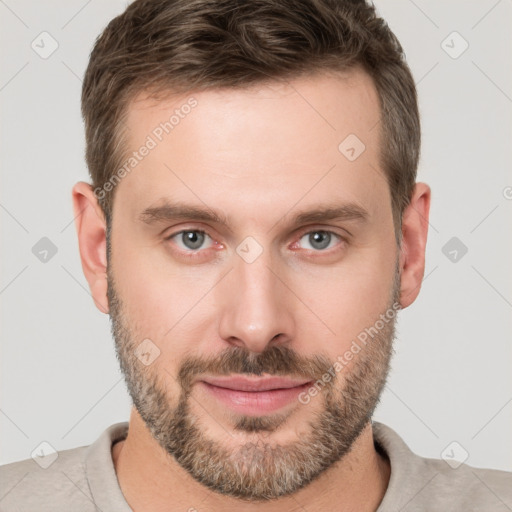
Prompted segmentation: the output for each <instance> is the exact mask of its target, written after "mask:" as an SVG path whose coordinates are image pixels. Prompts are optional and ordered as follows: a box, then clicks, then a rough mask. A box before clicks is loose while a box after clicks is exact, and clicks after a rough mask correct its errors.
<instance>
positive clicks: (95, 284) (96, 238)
mask: <svg viewBox="0 0 512 512" xmlns="http://www.w3.org/2000/svg"><path fill="white" fill-rule="evenodd" d="M72 198H73V210H74V214H75V227H76V231H77V235H78V245H79V251H80V259H81V261H82V270H83V272H84V275H85V278H86V279H87V282H88V283H89V288H90V290H91V295H92V298H93V300H94V303H95V305H96V307H97V308H98V309H99V310H100V311H101V312H102V313H108V312H109V307H108V299H107V252H106V223H105V217H104V215H103V211H102V209H101V207H100V205H99V203H98V200H97V199H96V196H95V195H94V192H93V190H92V187H91V185H89V184H88V183H85V182H83V181H80V182H78V183H76V184H75V185H74V187H73V190H72Z"/></svg>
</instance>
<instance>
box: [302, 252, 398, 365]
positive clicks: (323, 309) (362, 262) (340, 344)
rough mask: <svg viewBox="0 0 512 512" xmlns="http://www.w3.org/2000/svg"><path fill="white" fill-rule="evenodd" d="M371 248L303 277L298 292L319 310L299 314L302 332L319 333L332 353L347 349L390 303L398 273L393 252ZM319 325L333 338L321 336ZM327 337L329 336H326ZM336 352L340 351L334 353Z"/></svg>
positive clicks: (308, 304) (313, 308) (312, 306)
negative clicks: (396, 273) (308, 313)
mask: <svg viewBox="0 0 512 512" xmlns="http://www.w3.org/2000/svg"><path fill="white" fill-rule="evenodd" d="M386 254H387V253H385V252H381V251H377V250H375V249H368V250H366V251H358V253H357V255H354V257H353V258H351V259H347V260H345V261H344V262H343V264H342V265H340V266H338V267H332V268H331V269H325V268H324V269H321V270H317V271H315V273H314V274H307V276H306V277H305V276H304V275H303V276H301V278H300V287H299V289H298V295H299V296H300V297H307V299H306V300H304V302H305V304H306V305H307V306H308V307H309V308H310V309H311V310H312V311H313V312H315V313H316V315H317V316H318V317H319V319H320V320H321V323H320V322H319V321H318V320H317V319H316V318H315V317H314V316H313V315H302V316H297V317H296V318H297V321H298V322H299V323H300V325H299V326H298V327H299V329H298V332H301V331H306V330H307V331H308V332H309V335H310V336H311V335H313V334H314V332H317V336H316V339H317V340H318V342H320V343H323V344H325V345H324V348H325V350H327V351H329V353H330V355H331V356H336V355H338V354H339V353H340V352H343V351H344V350H345V349H346V348H347V347H348V346H349V345H350V343H351V341H352V340H353V339H354V338H356V337H357V335H358V334H359V333H361V332H362V331H363V330H364V329H365V328H368V327H370V326H372V325H373V324H374V323H375V321H376V320H377V319H378V318H379V315H380V314H381V313H384V312H385V311H386V309H387V308H388V307H389V305H390V298H391V292H392V288H393V283H394V276H395V260H394V255H393V252H392V251H391V254H390V255H389V257H387V256H386ZM318 328H321V332H323V333H325V334H326V336H327V338H329V339H330V341H324V342H322V340H320V339H318V333H319V331H318V330H317V329H318ZM324 339H325V338H324ZM334 352H336V354H334Z"/></svg>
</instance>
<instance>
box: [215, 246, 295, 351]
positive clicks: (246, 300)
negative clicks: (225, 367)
mask: <svg viewBox="0 0 512 512" xmlns="http://www.w3.org/2000/svg"><path fill="white" fill-rule="evenodd" d="M283 277H284V276H283ZM283 277H281V276H280V275H279V271H278V268H277V267H276V266H275V265H274V266H273V265H272V258H271V257H270V255H269V254H267V252H266V251H263V253H262V254H261V255H260V256H259V257H258V258H257V259H256V260H255V261H253V262H252V263H248V262H246V261H244V259H242V258H239V257H237V256H235V258H234V268H233V270H232V271H231V272H230V273H229V275H228V276H227V278H228V279H225V280H223V281H225V282H223V286H222V288H221V289H219V290H217V292H218V294H219V295H218V298H219V302H218V304H219V303H220V304H222V306H221V312H220V314H221V318H220V323H219V335H220V337H221V338H222V339H223V340H225V341H226V342H228V343H230V344H232V345H235V346H245V348H247V349H248V350H249V351H251V352H263V350H265V348H266V347H267V346H268V345H269V344H270V343H275V344H277V343H289V342H290V340H292V339H293V338H294V336H295V321H294V316H293V309H292V308H293V307H294V300H295V299H294V296H293V293H292V292H291V291H290V290H289V289H288V287H287V285H286V279H285V278H283Z"/></svg>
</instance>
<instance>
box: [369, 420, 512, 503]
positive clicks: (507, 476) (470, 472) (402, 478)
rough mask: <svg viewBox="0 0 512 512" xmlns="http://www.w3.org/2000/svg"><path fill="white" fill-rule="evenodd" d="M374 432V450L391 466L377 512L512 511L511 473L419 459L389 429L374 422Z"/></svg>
mask: <svg viewBox="0 0 512 512" xmlns="http://www.w3.org/2000/svg"><path fill="white" fill-rule="evenodd" d="M373 431H374V441H375V443H376V447H377V446H379V447H380V448H381V449H382V450H383V451H384V452H385V453H386V455H387V456H388V458H389V460H390V464H391V477H390V481H389V485H388V490H387V492H386V494H385V496H384V499H383V501H382V503H381V507H380V508H379V509H378V512H386V511H388V510H396V509H399V510H403V512H407V511H408V510H411V511H412V510H414V511H423V510H453V511H459V510H460V511H463V510H464V511H472V510H493V511H494V512H500V511H510V510H512V473H511V472H508V471H500V470H495V469H484V468H475V467H472V466H470V465H468V464H462V463H458V462H456V461H454V460H450V459H448V458H447V459H446V460H443V459H432V458H426V457H421V456H419V455H416V454H415V453H413V452H412V451H411V450H410V448H409V447H408V446H407V445H406V443H405V442H404V441H403V439H402V438H401V437H400V436H399V435H398V434H397V433H396V432H395V431H394V430H392V429H391V428H390V427H388V426H386V425H383V424H382V423H377V422H374V423H373Z"/></svg>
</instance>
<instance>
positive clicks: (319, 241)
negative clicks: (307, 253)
mask: <svg viewBox="0 0 512 512" xmlns="http://www.w3.org/2000/svg"><path fill="white" fill-rule="evenodd" d="M336 239H337V240H341V241H343V238H342V237H341V236H340V235H337V234H336V233H333V232H332V231H324V230H315V231H309V232H308V233H306V234H304V235H303V236H302V237H301V238H300V240H299V243H300V241H302V240H305V241H306V243H308V244H310V247H306V249H312V250H314V251H324V250H325V249H330V248H331V247H333V245H335V244H333V243H332V242H335V241H336Z"/></svg>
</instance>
